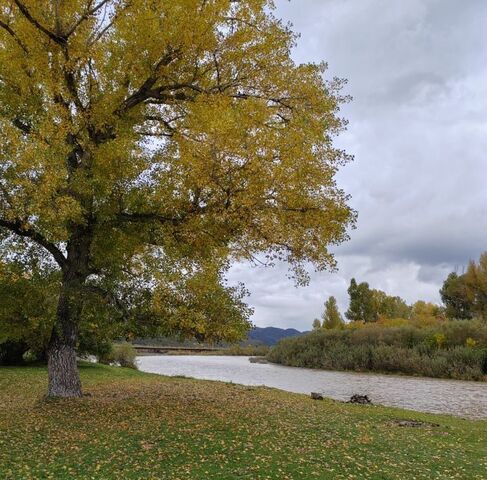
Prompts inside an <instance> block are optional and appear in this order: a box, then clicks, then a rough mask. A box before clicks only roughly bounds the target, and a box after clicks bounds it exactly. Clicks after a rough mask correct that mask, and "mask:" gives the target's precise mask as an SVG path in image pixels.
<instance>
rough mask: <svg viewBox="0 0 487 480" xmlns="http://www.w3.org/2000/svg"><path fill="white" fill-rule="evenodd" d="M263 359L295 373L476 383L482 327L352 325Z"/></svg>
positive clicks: (485, 341)
mask: <svg viewBox="0 0 487 480" xmlns="http://www.w3.org/2000/svg"><path fill="white" fill-rule="evenodd" d="M267 358H268V359H269V360H270V361H271V362H275V363H281V364H284V365H289V366H298V367H309V368H323V369H329V370H355V371H380V372H401V373H406V374H410V375H424V376H431V377H444V378H457V379H466V380H481V379H482V378H483V377H484V376H485V375H486V374H487V327H486V326H485V324H481V323H479V322H476V321H473V320H472V321H465V320H463V321H460V322H459V321H451V322H441V323H438V324H436V325H434V326H430V327H424V326H422V327H416V326H414V325H407V326H396V327H390V326H387V327H384V326H381V325H379V324H374V325H371V326H366V327H363V326H361V327H358V328H357V325H353V327H352V328H346V329H345V330H319V331H314V332H311V333H309V334H307V335H303V336H300V337H294V338H288V339H285V340H281V341H280V342H279V343H278V344H277V345H276V346H275V347H274V348H272V349H271V351H270V352H269V354H268V356H267Z"/></svg>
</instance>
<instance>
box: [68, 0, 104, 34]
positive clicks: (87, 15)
mask: <svg viewBox="0 0 487 480" xmlns="http://www.w3.org/2000/svg"><path fill="white" fill-rule="evenodd" d="M109 1H110V0H101V1H100V3H98V4H97V5H95V6H94V7H93V8H91V9H89V10H87V11H86V12H85V13H84V14H83V15H82V16H81V17H80V18H79V20H78V21H77V22H76V23H75V24H74V25H73V26H72V27H71V28H70V29H69V30H68V31H67V32H66V34H65V37H66V38H69V37H70V36H71V35H72V34H73V33H74V32H75V31H76V29H77V28H78V27H79V26H80V25H81V24H82V23H83V22H84V21H85V20H88V18H90V17H91V16H93V15H95V13H96V12H97V11H98V10H100V8H102V7H103V6H104V5H105V4H107V3H108V2H109Z"/></svg>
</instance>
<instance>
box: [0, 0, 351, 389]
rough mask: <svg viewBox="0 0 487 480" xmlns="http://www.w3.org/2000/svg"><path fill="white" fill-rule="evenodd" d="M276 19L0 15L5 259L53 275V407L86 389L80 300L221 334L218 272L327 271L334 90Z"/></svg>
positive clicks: (227, 297)
mask: <svg viewBox="0 0 487 480" xmlns="http://www.w3.org/2000/svg"><path fill="white" fill-rule="evenodd" d="M272 7H273V5H272V2H271V1H270V0H241V1H232V0H212V1H206V0H171V1H168V0H98V1H97V2H96V1H94V0H66V1H59V0H54V1H47V0H14V1H12V2H8V3H5V4H3V5H2V6H1V8H0V127H1V129H2V136H1V138H0V233H1V235H2V236H1V240H2V248H3V252H4V256H5V258H6V259H8V260H9V261H10V260H12V259H15V260H16V261H20V262H22V259H23V255H24V253H25V252H26V251H29V252H30V254H31V255H33V256H34V257H36V259H37V262H38V264H39V265H46V268H47V267H49V268H54V269H57V270H58V272H60V280H59V286H58V292H57V293H58V296H59V300H58V305H57V307H56V321H55V324H54V328H53V330H52V334H51V338H50V342H49V393H50V394H51V395H62V396H72V395H80V394H81V389H80V383H79V378H78V377H77V374H76V371H75V362H76V354H75V349H76V346H77V344H78V342H79V329H80V322H81V318H82V316H83V311H86V309H87V308H88V307H87V306H86V301H85V300H84V299H85V298H86V295H87V294H90V295H91V296H94V295H95V296H98V302H99V303H102V304H110V305H114V306H117V305H118V304H119V303H120V302H119V300H120V299H121V298H125V294H126V293H127V292H133V289H135V290H136V291H137V292H149V294H148V295H147V296H144V295H142V298H140V295H139V298H133V299H132V296H134V297H137V295H138V294H133V293H129V294H128V295H127V296H128V297H129V298H130V300H131V301H132V300H133V301H132V305H133V304H134V302H135V304H137V305H138V306H139V307H140V308H139V309H138V310H139V311H140V310H143V311H144V313H145V315H144V316H143V318H146V319H148V318H153V317H154V316H156V317H158V318H164V319H171V320H170V322H169V323H170V325H171V329H172V330H174V331H183V332H185V333H187V334H194V335H199V336H202V337H204V336H205V335H208V336H211V337H213V338H230V339H232V338H236V337H238V335H241V334H242V332H244V331H245V329H246V328H247V327H248V311H245V309H244V308H243V304H242V303H241V298H242V297H241V293H239V292H237V291H236V290H228V289H227V288H225V286H224V284H223V278H224V271H225V269H226V267H227V266H228V262H229V261H230V260H241V259H253V258H254V257H255V255H258V254H260V253H261V252H266V253H267V258H268V262H269V263H272V262H273V261H275V260H277V259H282V260H285V261H288V262H289V263H290V265H291V266H292V267H293V268H294V272H295V274H296V278H297V279H298V281H305V280H306V275H305V271H304V265H305V264H306V263H307V262H311V263H312V264H314V265H315V266H316V267H317V268H318V269H326V268H333V267H334V264H335V262H334V258H333V255H332V254H331V253H330V251H329V250H328V246H329V245H331V244H338V243H340V242H343V241H344V240H346V239H347V238H348V237H347V229H348V228H349V227H351V226H353V224H354V220H355V213H354V212H353V211H352V210H351V209H350V208H349V206H348V205H347V200H348V197H347V195H346V194H345V193H344V192H343V191H342V190H341V189H339V188H338V187H337V186H336V183H335V179H334V175H335V173H336V171H337V169H338V168H339V167H340V166H341V165H343V164H344V163H345V162H346V161H347V160H348V156H347V155H346V153H345V152H343V151H341V150H339V149H337V148H335V147H334V145H333V137H334V136H335V135H336V134H338V133H339V132H340V131H341V130H342V128H343V127H344V121H343V120H342V119H341V118H340V117H339V114H338V112H339V106H340V104H341V103H342V102H343V101H344V100H346V98H344V97H343V96H342V94H341V93H340V90H341V87H342V85H343V82H342V81H340V80H331V81H325V80H324V79H323V74H324V73H325V65H324V64H323V65H314V64H305V65H297V64H295V63H294V62H293V60H292V59H291V56H290V51H291V49H292V47H293V46H294V44H295V40H296V36H295V35H294V34H293V33H292V32H291V31H290V30H289V28H288V27H286V26H284V25H283V24H282V23H281V22H280V21H279V20H277V19H276V18H275V17H274V16H273V15H272ZM128 287H131V288H128ZM240 292H241V291H240ZM217 305H220V306H221V305H224V306H226V307H225V308H226V310H225V311H229V312H232V313H231V314H230V315H229V316H228V319H229V320H225V319H222V317H221V315H220V316H218V315H217V311H218V306H217ZM191 309H193V310H194V309H196V310H198V311H199V312H200V313H199V314H198V315H192V314H191V313H189V311H190V310H191ZM238 311H239V312H240V315H238V314H237V312H238ZM136 317H137V316H133V318H136ZM137 318H140V317H137ZM135 323H137V322H135Z"/></svg>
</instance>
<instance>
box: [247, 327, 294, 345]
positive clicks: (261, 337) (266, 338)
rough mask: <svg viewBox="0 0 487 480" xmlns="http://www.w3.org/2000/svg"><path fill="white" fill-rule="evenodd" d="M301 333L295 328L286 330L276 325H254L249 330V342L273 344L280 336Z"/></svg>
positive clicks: (291, 335) (285, 336)
mask: <svg viewBox="0 0 487 480" xmlns="http://www.w3.org/2000/svg"><path fill="white" fill-rule="evenodd" d="M302 334H303V333H302V332H300V331H298V330H296V329H295V328H288V329H286V330H284V329H282V328H276V327H265V328H261V327H255V328H253V329H252V330H251V331H250V332H249V336H248V342H249V343H263V344H264V345H275V344H276V343H277V342H278V341H279V340H281V339H282V338H287V337H295V336H296V335H302Z"/></svg>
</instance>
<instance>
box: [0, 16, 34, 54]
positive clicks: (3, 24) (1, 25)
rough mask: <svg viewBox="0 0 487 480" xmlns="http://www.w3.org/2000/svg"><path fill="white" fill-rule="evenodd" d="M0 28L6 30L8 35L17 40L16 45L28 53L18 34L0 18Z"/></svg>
mask: <svg viewBox="0 0 487 480" xmlns="http://www.w3.org/2000/svg"><path fill="white" fill-rule="evenodd" d="M0 28H3V29H4V30H6V31H7V32H8V33H9V35H10V36H11V37H12V38H13V39H14V40H15V41H16V42H17V45H18V46H19V47H20V48H21V49H22V50H23V51H24V52H25V53H29V52H28V50H27V47H26V46H25V45H24V44H23V42H22V40H20V38H19V37H18V35H17V34H16V33H15V32H14V31H13V30H12V29H11V28H10V27H9V26H8V25H7V24H6V23H5V22H2V21H1V20H0Z"/></svg>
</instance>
